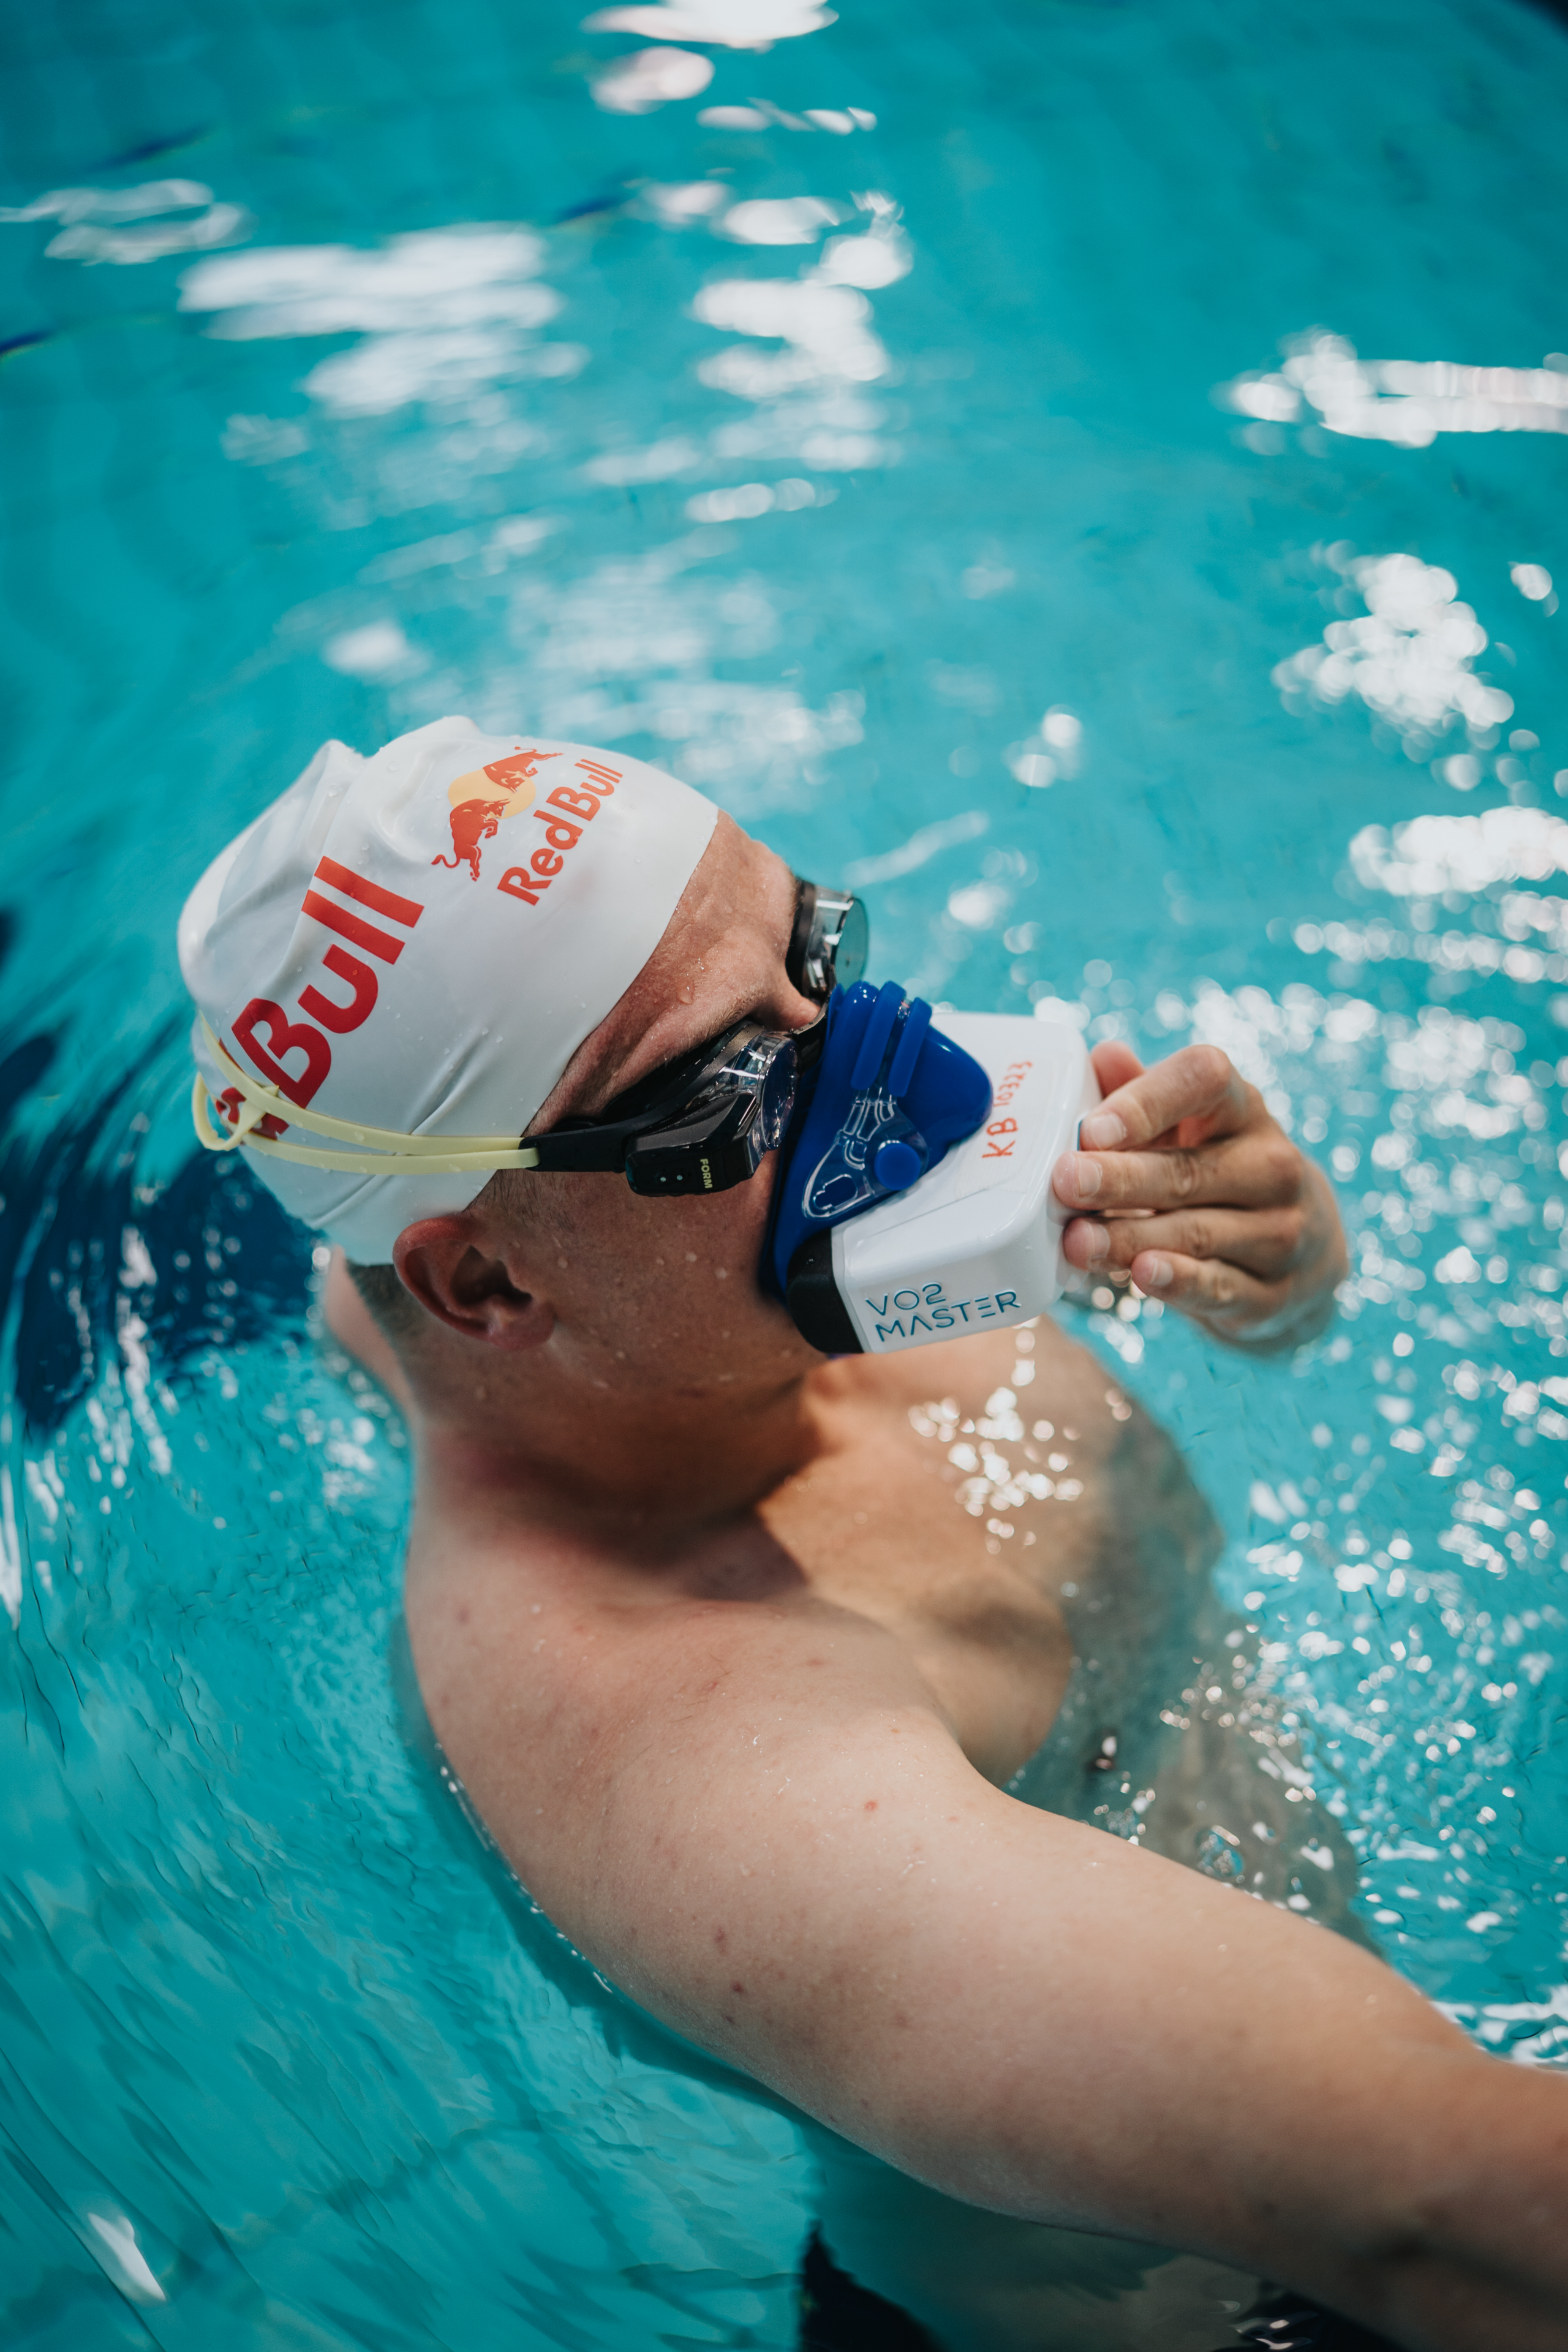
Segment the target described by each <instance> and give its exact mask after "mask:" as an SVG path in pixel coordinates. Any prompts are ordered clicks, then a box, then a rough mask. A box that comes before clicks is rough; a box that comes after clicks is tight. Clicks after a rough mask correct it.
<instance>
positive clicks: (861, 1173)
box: [767, 981, 991, 1297]
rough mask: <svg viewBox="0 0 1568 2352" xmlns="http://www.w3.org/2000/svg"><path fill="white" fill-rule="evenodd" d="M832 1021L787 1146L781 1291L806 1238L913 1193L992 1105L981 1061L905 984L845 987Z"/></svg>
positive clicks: (781, 1182) (833, 1004)
mask: <svg viewBox="0 0 1568 2352" xmlns="http://www.w3.org/2000/svg"><path fill="white" fill-rule="evenodd" d="M990 1108H991V1081H990V1079H989V1078H988V1077H987V1076H986V1075H985V1072H984V1070H983V1069H982V1068H981V1066H980V1065H979V1063H978V1062H977V1061H975V1060H974V1059H973V1055H969V1054H966V1053H965V1052H964V1051H963V1047H962V1045H954V1044H953V1042H952V1038H951V1037H944V1036H943V1035H942V1032H941V1031H940V1030H939V1029H933V1028H932V1026H931V1006H930V1005H929V1004H927V1003H924V1002H923V1001H922V999H921V998H920V997H918V996H917V997H906V995H905V994H904V992H903V990H902V989H901V988H900V986H899V985H898V983H897V982H896V981H889V983H888V985H887V986H886V987H885V988H880V989H877V988H872V987H871V986H870V985H869V984H868V982H865V981H857V982H856V983H855V985H854V987H853V988H837V989H835V990H834V992H833V994H832V995H831V996H830V997H829V999H828V1002H827V1013H826V1036H825V1038H824V1041H823V1047H822V1055H821V1059H820V1060H819V1062H818V1064H817V1066H816V1072H815V1075H814V1078H813V1080H812V1081H811V1082H809V1084H808V1087H805V1088H803V1090H802V1095H801V1098H800V1100H799V1101H798V1102H797V1104H796V1106H795V1116H794V1118H792V1120H791V1122H790V1126H789V1129H788V1132H787V1133H786V1135H785V1137H784V1142H783V1145H782V1146H781V1149H780V1161H779V1174H778V1181H777V1183H776V1185H775V1187H774V1192H773V1237H772V1243H771V1246H770V1250H769V1254H768V1259H767V1264H768V1266H769V1269H770V1271H771V1273H772V1276H773V1286H774V1287H775V1288H776V1289H777V1291H778V1293H779V1295H780V1297H783V1296H784V1294H785V1292H786V1290H787V1286H788V1281H789V1269H790V1263H791V1261H792V1259H793V1258H794V1257H795V1253H796V1252H797V1251H798V1250H799V1248H800V1247H801V1244H803V1243H804V1242H807V1241H810V1240H812V1239H813V1238H814V1236H816V1234H821V1233H825V1232H826V1231H828V1230H829V1229H830V1228H831V1227H833V1226H834V1225H838V1224H842V1223H844V1220H845V1219H846V1218H847V1217H855V1216H858V1215H859V1214H860V1213H861V1212H862V1211H863V1210H865V1209H870V1208H874V1207H875V1206H876V1203H877V1202H879V1201H884V1200H886V1199H887V1198H888V1195H889V1193H891V1192H907V1191H908V1189H909V1187H910V1185H911V1184H913V1183H916V1182H918V1181H919V1180H920V1178H921V1177H922V1176H923V1175H925V1174H926V1173H927V1171H929V1170H930V1169H932V1168H934V1167H936V1166H937V1164H938V1162H939V1161H940V1160H942V1159H943V1158H944V1157H945V1155H946V1153H947V1151H948V1149H949V1147H950V1146H951V1145H952V1144H954V1143H958V1142H961V1141H962V1140H963V1138H964V1137H965V1136H966V1135H973V1132H974V1130H975V1129H976V1128H977V1127H978V1126H979V1125H980V1122H981V1120H982V1119H983V1118H984V1117H985V1114H986V1112H987V1111H988V1110H989V1109H990Z"/></svg>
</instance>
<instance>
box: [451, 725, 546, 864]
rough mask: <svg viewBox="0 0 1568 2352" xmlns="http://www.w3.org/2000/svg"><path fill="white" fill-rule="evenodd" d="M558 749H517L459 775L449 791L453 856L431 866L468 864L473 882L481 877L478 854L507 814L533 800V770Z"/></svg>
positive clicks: (516, 810) (517, 810)
mask: <svg viewBox="0 0 1568 2352" xmlns="http://www.w3.org/2000/svg"><path fill="white" fill-rule="evenodd" d="M560 756H561V755H560V753H559V752H558V751H524V750H523V749H522V746H521V744H519V746H518V748H517V750H516V751H513V752H511V753H510V754H509V755H508V757H507V758H506V759H504V760H492V761H490V764H489V767H488V768H470V769H469V770H468V773H467V774H466V775H462V776H459V777H458V779H457V781H456V782H454V783H452V784H450V785H449V786H448V787H447V802H448V803H449V805H450V809H451V826H452V855H451V856H450V857H433V858H432V859H431V860H430V863H431V865H432V866H465V865H466V866H468V873H469V875H470V877H472V879H473V880H474V881H476V882H477V881H478V880H479V857H480V855H481V853H482V851H483V848H484V845H485V843H486V842H487V841H493V840H494V839H495V836H496V832H497V828H498V827H499V826H500V824H501V821H502V819H503V818H505V817H509V816H516V815H518V814H520V812H521V810H523V809H525V808H527V807H528V805H529V804H530V803H531V801H532V799H533V793H534V784H533V773H534V770H535V768H536V767H537V766H538V764H539V762H540V761H541V760H556V759H559V758H560Z"/></svg>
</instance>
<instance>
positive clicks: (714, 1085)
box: [530, 880, 870, 1198]
mask: <svg viewBox="0 0 1568 2352" xmlns="http://www.w3.org/2000/svg"><path fill="white" fill-rule="evenodd" d="M869 944H870V925H869V923H868V919H867V915H866V909H865V908H864V907H863V906H862V905H861V903H860V901H859V899H858V898H851V897H850V896H849V894H848V892H847V891H844V890H826V889H823V888H822V887H820V886H819V885H818V884H816V883H815V882H802V881H798V880H797V882H796V883H795V923H794V926H793V928H792V930H791V935H790V943H789V950H788V953H787V955H786V956H785V959H784V969H785V971H786V972H787V973H788V976H789V980H790V983H791V985H792V986H793V987H794V988H795V989H796V990H797V991H798V992H799V993H800V994H801V995H802V996H809V997H812V998H814V999H815V1000H816V1002H817V1003H826V1000H827V998H828V997H830V996H831V995H832V994H833V992H834V990H835V989H836V988H841V987H845V986H847V985H850V984H852V983H853V982H855V981H857V980H858V979H859V977H860V974H861V972H862V971H864V970H865V968H866V954H867V950H868V947H869ZM824 1034H825V1031H824V1027H823V1024H822V1023H821V1022H820V1021H818V1022H816V1023H814V1024H812V1026H811V1027H810V1028H809V1029H802V1030H775V1029H767V1028H764V1027H763V1024H762V1023H760V1022H758V1021H752V1020H746V1021H737V1022H735V1023H734V1024H732V1025H731V1027H730V1028H728V1029H726V1030H723V1031H722V1032H721V1034H720V1035H718V1036H717V1037H714V1038H710V1040H709V1042H708V1043H707V1044H706V1045H699V1046H697V1047H696V1048H695V1049H694V1050H693V1051H692V1052H691V1053H689V1054H684V1055H680V1057H679V1059H678V1060H676V1061H673V1062H666V1063H664V1064H663V1065H661V1066H660V1067H659V1068H658V1069H657V1070H654V1071H652V1072H651V1073H650V1074H649V1076H647V1077H646V1078H642V1079H639V1081H638V1082H637V1085H636V1086H633V1087H627V1088H626V1091H625V1092H624V1093H622V1094H620V1095H617V1096H616V1097H615V1099H614V1100H613V1101H612V1102H610V1103H608V1104H606V1106H605V1108H604V1109H603V1110H602V1111H601V1112H600V1113H599V1114H598V1116H597V1117H596V1118H591V1119H588V1118H584V1119H573V1118H568V1119H563V1121H562V1123H561V1125H560V1126H559V1127H555V1128H552V1129H551V1130H550V1131H549V1133H548V1134H546V1135H536V1136H532V1137H531V1138H530V1142H531V1147H532V1149H533V1150H534V1151H535V1152H536V1153H537V1154H538V1157H537V1159H536V1160H535V1162H534V1165H535V1166H536V1167H538V1168H542V1169H570V1170H574V1171H600V1172H605V1171H616V1172H618V1173H623V1174H624V1175H625V1177H626V1181H627V1183H628V1184H629V1185H630V1186H631V1188H632V1191H633V1192H642V1193H647V1194H651V1195H656V1196H663V1197H665V1198H674V1197H676V1196H678V1195H679V1194H682V1193H698V1192H728V1191H729V1190H730V1188H731V1185H733V1184H744V1183H745V1182H746V1181H748V1179H749V1178H751V1177H752V1176H754V1175H755V1174H756V1172H757V1170H758V1169H759V1167H760V1166H761V1165H762V1162H763V1159H764V1158H765V1156H766V1155H767V1153H768V1152H770V1151H775V1150H777V1149H778V1147H779V1145H780V1144H781V1143H782V1142H783V1140H784V1131H785V1129H787V1127H788V1126H789V1123H790V1119H791V1117H792V1115H793V1114H794V1110H795V1097H796V1094H797V1091H798V1089H799V1086H800V1083H801V1080H802V1079H803V1078H805V1076H806V1075H807V1074H808V1073H809V1072H810V1071H811V1070H813V1069H815V1067H816V1063H817V1061H818V1059H819V1058H820V1055H821V1052H822V1041H823V1036H824Z"/></svg>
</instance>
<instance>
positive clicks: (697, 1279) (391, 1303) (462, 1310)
mask: <svg viewBox="0 0 1568 2352" xmlns="http://www.w3.org/2000/svg"><path fill="white" fill-rule="evenodd" d="M794 920H795V879H794V877H793V876H792V875H791V873H790V871H789V868H788V867H787V866H785V865H784V862H783V861H782V859H780V858H778V857H776V856H774V855H773V852H772V851H771V850H769V849H766V848H764V847H763V845H762V844H761V843H760V842H756V841H753V840H752V839H751V838H750V837H749V835H746V834H744V833H742V831H741V829H740V827H739V826H738V825H737V824H733V823H732V822H731V819H730V818H729V817H727V816H724V815H721V816H720V818H719V820H718V823H717V824H716V825H715V826H714V829H713V833H712V835H711V837H710V841H709V843H708V845H707V847H706V849H705V850H704V851H703V853H702V856H701V857H700V860H699V863H698V865H697V867H696V870H695V871H694V872H693V874H692V876H691V878H690V880H689V882H688V884H687V886H686V888H685V890H684V891H683V893H682V894H681V898H680V900H679V905H678V906H677V908H676V909H675V912H674V914H673V915H672V916H671V918H670V919H669V922H668V925H667V927H666V929H665V931H664V934H663V937H662V938H661V939H660V940H659V942H658V946H657V947H656V948H655V950H654V951H653V953H652V955H651V956H650V957H649V958H648V960H647V963H646V964H645V965H644V966H643V968H642V970H641V971H640V972H639V973H638V974H637V978H636V979H635V980H634V981H633V982H632V984H631V986H630V987H629V988H627V989H626V991H625V992H623V994H622V995H621V996H620V997H619V998H618V1000H617V1001H616V1003H615V1004H614V1005H613V1006H612V1008H611V1010H610V1011H609V1013H606V1015H605V1018H604V1020H602V1021H601V1022H600V1023H599V1024H598V1026H597V1027H596V1028H595V1030H594V1031H593V1032H592V1034H590V1035H589V1036H588V1037H587V1038H585V1039H584V1043H583V1044H582V1045H580V1046H579V1047H578V1049H577V1051H576V1053H575V1054H574V1055H573V1057H572V1060H571V1062H570V1063H569V1065H568V1066H567V1068H566V1070H565V1072H564V1074H563V1076H562V1078H561V1080H560V1083H559V1084H558V1085H557V1086H556V1087H554V1089H553V1090H552V1093H551V1095H550V1096H549V1097H548V1098H547V1100H546V1101H545V1102H544V1103H543V1104H542V1106H541V1108H540V1110H539V1112H538V1114H537V1115H536V1117H535V1118H533V1119H532V1120H531V1123H530V1127H529V1130H528V1131H529V1133H530V1134H543V1133H545V1132H547V1131H548V1130H549V1129H552V1128H554V1127H556V1126H557V1125H558V1124H559V1123H560V1122H561V1121H563V1120H564V1119H567V1118H592V1117H594V1116H595V1115H596V1114H598V1113H600V1112H602V1111H603V1110H604V1108H605V1106H606V1105H607V1104H608V1103H610V1102H611V1101H612V1100H613V1099H614V1098H615V1097H616V1096H618V1095H620V1094H622V1093H624V1092H625V1090H626V1088H628V1087H634V1086H636V1085H637V1082H638V1081H639V1080H640V1079H643V1078H645V1077H647V1076H648V1075H649V1073H650V1072H652V1071H654V1070H657V1069H658V1068H659V1067H661V1066H663V1065H664V1064H666V1063H669V1062H672V1061H676V1060H678V1059H679V1057H680V1056H682V1055H686V1054H689V1052H690V1051H691V1050H692V1048H693V1047H694V1046H697V1045H701V1044H703V1043H704V1042H705V1041H706V1040H708V1039H710V1038H711V1037H714V1036H716V1035H718V1034H720V1033H721V1031H723V1030H724V1029H726V1028H728V1027H729V1026H730V1025H731V1024H732V1023H734V1022H736V1021H737V1020H740V1019H742V1018H743V1017H745V1016H748V1015H749V1016H751V1017H753V1018H755V1019H756V1020H757V1021H759V1022H760V1023H762V1024H763V1025H765V1026H766V1027H767V1028H770V1029H774V1030H798V1029H803V1028H805V1027H806V1026H808V1025H809V1024H810V1023H811V1022H813V1021H814V1020H815V1019H816V1016H817V1013H818V1011H819V1007H818V1006H817V1005H816V1004H815V1003H813V1002H812V1000H811V999H810V998H809V997H807V996H804V995H802V994H801V993H800V992H799V991H798V990H797V989H796V988H795V986H794V984H793V983H792V982H791V980H790V978H789V975H788V972H787V971H786V969H785V958H786V955H787V953H788V950H789V945H790V935H791V929H792V926H793V924H794ZM771 1196H772V1180H771V1162H764V1164H763V1168H762V1170H761V1171H759V1172H758V1175H757V1176H756V1177H755V1178H754V1179H753V1180H752V1182H750V1183H745V1184H739V1185H736V1186H734V1187H732V1188H731V1190H729V1191H726V1192H714V1193H711V1194H707V1195H697V1196H695V1197H693V1196H686V1197H682V1198H679V1199H674V1200H660V1199H648V1198H646V1197H643V1196H639V1195H638V1194H637V1193H635V1192H632V1191H631V1189H630V1188H629V1186H628V1185H627V1183H626V1179H625V1177H624V1176H622V1175H619V1174H608V1173H606V1174H599V1175H584V1174H569V1173H552V1172H548V1171H512V1170H506V1171H500V1172H499V1173H498V1174H496V1175H495V1176H493V1177H492V1178H491V1179H490V1181H489V1183H488V1184H487V1185H486V1186H485V1188H484V1190H483V1191H482V1192H480V1193H479V1196H478V1198H477V1199H476V1200H474V1201H473V1202H471V1203H470V1204H469V1205H468V1207H467V1208H466V1209H463V1210H461V1211H458V1212H456V1213H447V1214H445V1215H442V1216H437V1217H428V1218H422V1219H419V1220H418V1221H416V1222H415V1223H412V1224H410V1225H409V1226H407V1227H406V1228H405V1230H404V1232H403V1233H401V1234H399V1235H398V1237H397V1241H396V1244H395V1250H394V1254H393V1261H392V1273H391V1276H389V1274H388V1273H387V1272H385V1271H383V1270H367V1269H364V1268H356V1269H355V1271H356V1279H358V1280H359V1282H360V1286H361V1289H362V1294H363V1296H364V1297H365V1299H366V1303H367V1305H369V1306H370V1307H371V1308H372V1311H373V1312H374V1313H375V1314H376V1315H377V1318H378V1320H380V1321H381V1322H382V1324H383V1328H384V1329H385V1330H386V1331H387V1336H388V1337H389V1338H390V1339H392V1340H393V1343H394V1345H395V1347H397V1349H398V1350H399V1352H400V1354H402V1355H403V1356H404V1357H405V1360H410V1364H411V1370H414V1371H415V1373H416V1378H417V1377H418V1372H419V1370H420V1369H421V1368H422V1369H423V1370H425V1372H426V1376H427V1377H429V1376H432V1375H434V1374H435V1371H436V1367H437V1364H440V1365H442V1366H444V1367H445V1368H446V1370H447V1371H448V1372H453V1371H456V1370H458V1366H459V1365H460V1364H462V1363H464V1362H471V1361H472V1360H473V1358H472V1350H473V1349H476V1348H485V1349H499V1350H500V1351H502V1352H503V1353H508V1354H517V1353H522V1352H527V1351H531V1350H532V1349H541V1348H545V1347H548V1348H549V1349H551V1350H552V1355H553V1356H554V1358H555V1359H556V1360H558V1361H560V1362H561V1363H562V1365H563V1369H567V1368H569V1369H570V1370H572V1371H573V1372H574V1374H575V1375H576V1376H577V1377H578V1378H580V1379H583V1380H586V1381H588V1382H590V1383H591V1384H593V1385H595V1386H597V1387H604V1388H611V1389H614V1388H618V1387H621V1386H623V1385H626V1386H633V1385H635V1386H637V1387H639V1388H641V1387H644V1386H645V1385H646V1383H647V1381H648V1380H650V1379H664V1380H673V1381H675V1382H676V1384H677V1385H678V1386H684V1387H687V1388H688V1389H690V1388H694V1387H700V1388H704V1389H706V1388H707V1387H709V1386H710V1385H712V1384H713V1383H715V1382H717V1383H719V1384H721V1385H726V1386H727V1385H729V1384H731V1382H738V1383H740V1384H742V1386H744V1385H747V1384H749V1383H750V1382H751V1381H753V1380H754V1379H755V1378H756V1377H758V1376H759V1375H761V1376H762V1377H763V1378H764V1379H766V1378H769V1377H772V1378H775V1379H776V1378H777V1377H778V1375H779V1373H780V1371H781V1370H783V1369H784V1368H785V1367H786V1366H787V1367H795V1368H798V1367H799V1366H800V1365H802V1364H805V1363H807V1362H810V1361H814V1360H816V1359H815V1357H814V1354H813V1351H812V1350H811V1349H809V1348H807V1347H806V1345H805V1341H803V1340H802V1339H800V1338H799V1336H798V1334H797V1333H796V1332H795V1328H794V1327H793V1325H792V1324H791V1323H790V1321H789V1318H788V1317H787V1316H786V1315H785V1314H784V1309H783V1307H781V1306H779V1305H778V1304H777V1303H776V1302H775V1301H773V1300H770V1299H768V1298H766V1297H763V1294H762V1293H761V1291H760V1290H759V1288H758V1285H757V1278H756V1276H757V1266H758V1262H759V1259H760V1257H761V1255H762V1248H763V1236H764V1234H765V1231H766V1227H767V1221H768V1213H769V1208H770V1204H771ZM394 1278H395V1288H394V1286H393V1280H394ZM443 1331H444V1332H445V1333H446V1334H448V1335H456V1339H457V1340H458V1342H459V1343H460V1347H459V1349H458V1351H457V1352H456V1353H455V1352H454V1349H453V1347H452V1345H451V1341H450V1339H442V1338H440V1337H438V1334H440V1333H441V1332H443Z"/></svg>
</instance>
